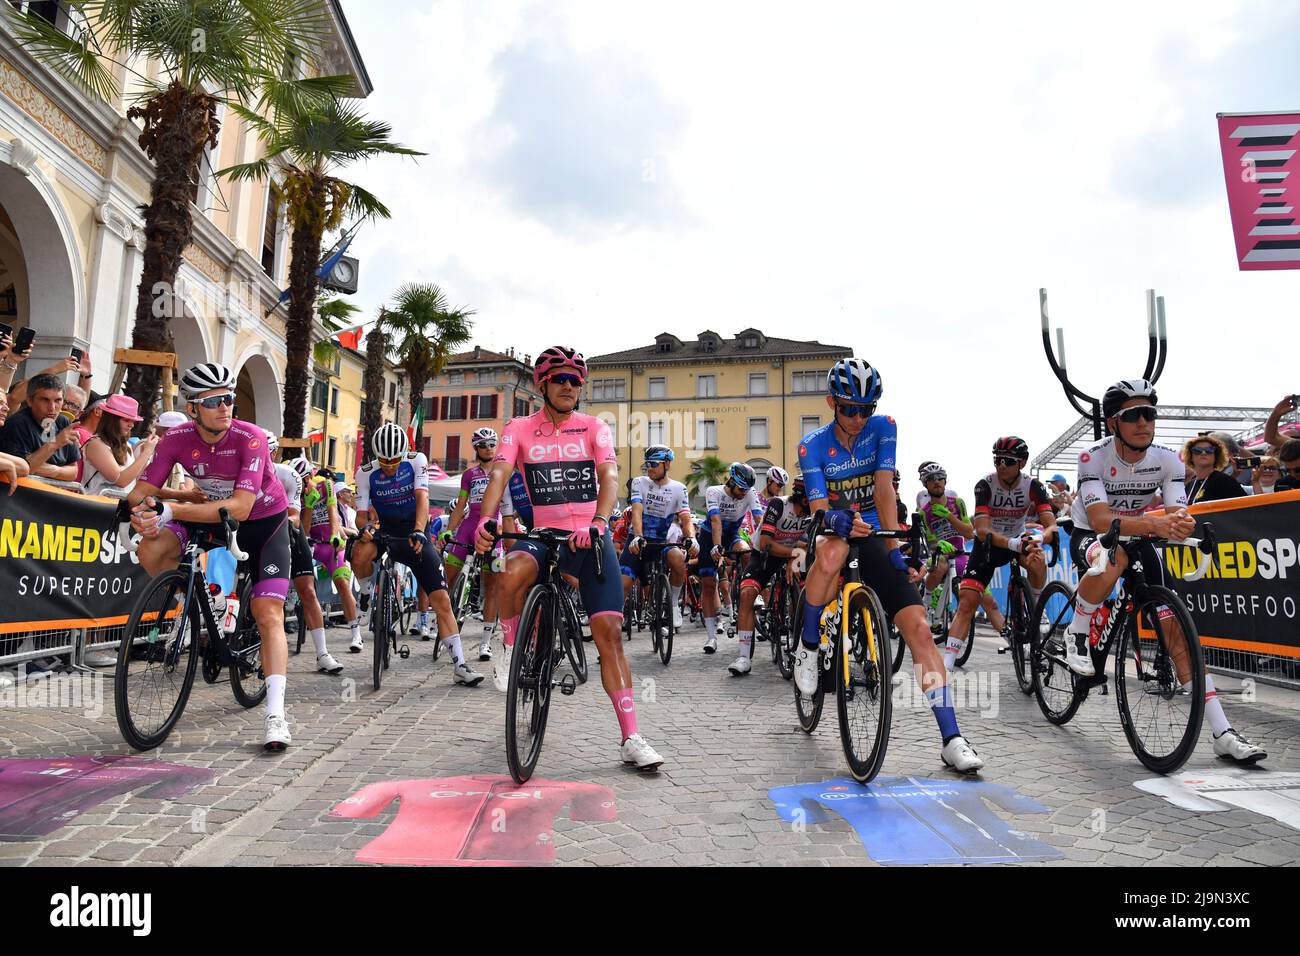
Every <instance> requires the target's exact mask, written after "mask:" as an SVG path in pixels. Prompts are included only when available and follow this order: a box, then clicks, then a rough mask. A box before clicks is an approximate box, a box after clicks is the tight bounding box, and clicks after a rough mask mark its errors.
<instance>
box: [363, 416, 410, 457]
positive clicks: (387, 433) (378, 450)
mask: <svg viewBox="0 0 1300 956" xmlns="http://www.w3.org/2000/svg"><path fill="white" fill-rule="evenodd" d="M371 444H372V445H373V446H374V449H375V457H376V458H389V459H392V458H401V457H402V456H403V455H405V454H406V452H407V449H408V448H409V447H410V445H409V444H408V443H407V440H406V432H404V431H402V429H401V428H400V427H398V426H397V425H394V424H393V423H392V422H388V423H387V424H385V425H383V426H381V427H380V429H379V431H377V432H375V437H374V438H373V439H372V440H371Z"/></svg>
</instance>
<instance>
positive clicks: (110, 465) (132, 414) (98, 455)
mask: <svg viewBox="0 0 1300 956" xmlns="http://www.w3.org/2000/svg"><path fill="white" fill-rule="evenodd" d="M96 408H97V410H98V411H100V412H101V413H102V414H101V415H100V421H99V425H98V427H97V428H96V430H95V434H94V435H93V436H91V439H90V440H89V441H88V442H86V443H85V444H84V445H83V446H82V449H81V454H82V457H83V458H84V459H85V466H84V468H83V469H82V475H81V484H82V486H83V487H84V488H85V489H86V494H88V495H99V494H103V493H104V492H105V491H106V490H108V489H110V488H124V489H126V490H128V491H129V490H130V489H131V488H132V487H134V486H135V480H136V479H137V478H138V477H140V473H141V472H142V471H144V469H145V467H146V466H147V465H148V464H149V461H150V459H151V458H153V453H154V449H155V448H157V447H158V442H159V440H160V438H159V436H158V435H157V434H152V435H150V436H149V437H148V438H145V439H144V440H143V441H141V442H140V444H139V445H137V446H136V447H135V448H134V449H132V448H129V447H128V446H127V439H128V438H130V437H131V429H132V427H134V425H135V423H136V422H138V421H141V417H140V414H139V405H138V404H137V403H136V400H135V399H134V398H129V397H127V396H126V395H110V396H109V397H108V398H106V399H104V401H102V402H100V403H99V405H98V406H96ZM132 452H134V454H135V459H134V460H132V458H131V455H132Z"/></svg>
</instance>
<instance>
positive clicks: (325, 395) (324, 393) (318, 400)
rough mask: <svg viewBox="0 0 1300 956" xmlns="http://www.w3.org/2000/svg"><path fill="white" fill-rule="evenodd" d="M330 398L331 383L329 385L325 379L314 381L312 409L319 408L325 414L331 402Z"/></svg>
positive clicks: (312, 386)
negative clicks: (326, 406)
mask: <svg viewBox="0 0 1300 956" xmlns="http://www.w3.org/2000/svg"><path fill="white" fill-rule="evenodd" d="M329 398H330V389H329V383H327V382H326V381H325V380H324V379H323V378H317V379H313V380H312V385H311V407H312V408H319V409H320V410H321V411H322V412H323V411H325V404H326V403H327V402H328V401H329Z"/></svg>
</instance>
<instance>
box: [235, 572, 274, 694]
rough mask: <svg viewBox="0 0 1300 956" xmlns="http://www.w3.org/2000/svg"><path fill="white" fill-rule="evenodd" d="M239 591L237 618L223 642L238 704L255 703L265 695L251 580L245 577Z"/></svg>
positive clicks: (260, 645)
mask: <svg viewBox="0 0 1300 956" xmlns="http://www.w3.org/2000/svg"><path fill="white" fill-rule="evenodd" d="M239 592H240V598H239V619H238V621H237V622H236V624H235V633H234V634H231V635H230V637H229V638H228V639H227V645H226V646H227V648H228V649H229V651H230V657H231V664H230V689H231V690H232V691H234V694H235V700H237V701H239V703H240V704H241V705H242V706H244V707H256V706H257V705H258V704H260V703H261V702H262V701H263V700H265V699H266V673H265V671H263V669H262V634H261V632H260V631H259V630H258V627H257V619H256V618H255V617H253V601H252V593H253V583H252V581H251V580H249V579H248V578H245V579H244V586H243V587H241V588H240V589H239Z"/></svg>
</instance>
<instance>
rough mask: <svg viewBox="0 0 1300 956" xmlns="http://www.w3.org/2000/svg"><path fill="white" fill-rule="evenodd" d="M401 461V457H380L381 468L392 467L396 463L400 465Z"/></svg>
mask: <svg viewBox="0 0 1300 956" xmlns="http://www.w3.org/2000/svg"><path fill="white" fill-rule="evenodd" d="M401 463H402V459H401V458H400V457H398V458H381V459H379V465H380V467H381V468H392V467H393V466H394V465H400V464H401Z"/></svg>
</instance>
